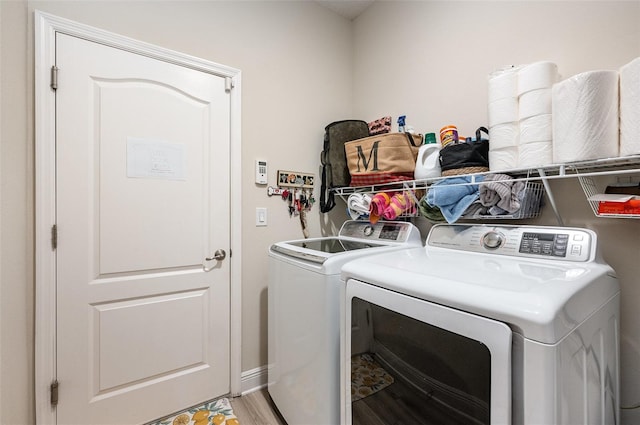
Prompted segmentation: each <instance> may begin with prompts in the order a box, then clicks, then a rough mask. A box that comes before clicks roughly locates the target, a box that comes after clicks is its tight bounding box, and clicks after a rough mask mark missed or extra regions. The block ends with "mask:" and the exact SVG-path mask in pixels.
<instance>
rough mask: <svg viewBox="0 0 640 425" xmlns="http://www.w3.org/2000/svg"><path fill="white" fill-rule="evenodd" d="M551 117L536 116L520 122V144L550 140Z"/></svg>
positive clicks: (547, 115)
mask: <svg viewBox="0 0 640 425" xmlns="http://www.w3.org/2000/svg"><path fill="white" fill-rule="evenodd" d="M552 138H553V125H552V115H551V114H546V115H536V116H535V117H531V118H527V119H524V120H522V121H520V144H521V145H523V144H527V143H534V142H540V141H542V140H552Z"/></svg>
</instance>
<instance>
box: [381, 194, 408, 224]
mask: <svg viewBox="0 0 640 425" xmlns="http://www.w3.org/2000/svg"><path fill="white" fill-rule="evenodd" d="M405 212H408V213H410V214H413V213H415V205H413V201H412V200H411V195H410V194H408V193H396V194H395V195H393V197H392V198H391V200H390V201H389V206H388V207H387V208H386V209H385V210H384V213H383V217H384V218H385V219H386V220H395V219H396V218H398V216H400V215H402V214H403V213H405Z"/></svg>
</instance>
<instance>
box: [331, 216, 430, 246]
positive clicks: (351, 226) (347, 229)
mask: <svg viewBox="0 0 640 425" xmlns="http://www.w3.org/2000/svg"><path fill="white" fill-rule="evenodd" d="M339 236H343V237H349V238H358V239H366V240H378V241H380V242H402V243H404V242H407V241H409V240H412V239H416V238H417V239H418V240H420V232H419V230H418V229H417V228H416V227H415V226H414V225H413V224H411V223H406V222H402V221H379V222H377V223H375V224H371V223H369V222H367V221H357V220H350V221H346V222H345V223H344V224H343V225H342V228H341V229H340V233H339Z"/></svg>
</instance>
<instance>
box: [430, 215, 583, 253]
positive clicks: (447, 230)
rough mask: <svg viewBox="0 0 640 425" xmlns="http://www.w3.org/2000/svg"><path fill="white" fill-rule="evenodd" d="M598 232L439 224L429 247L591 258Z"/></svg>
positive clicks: (431, 237) (576, 229)
mask: <svg viewBox="0 0 640 425" xmlns="http://www.w3.org/2000/svg"><path fill="white" fill-rule="evenodd" d="M595 244H596V234H595V233H594V232H593V231H591V230H588V229H578V228H568V227H540V226H502V225H501V226H491V225H458V224H453V225H442V224H441V225H436V226H433V227H432V228H431V231H430V232H429V236H428V237H427V244H426V245H427V249H428V248H429V247H437V248H444V249H453V250H461V251H472V252H482V253H491V254H498V255H509V256H516V257H533V258H545V259H551V260H565V261H567V260H568V261H591V260H593V257H594V255H595Z"/></svg>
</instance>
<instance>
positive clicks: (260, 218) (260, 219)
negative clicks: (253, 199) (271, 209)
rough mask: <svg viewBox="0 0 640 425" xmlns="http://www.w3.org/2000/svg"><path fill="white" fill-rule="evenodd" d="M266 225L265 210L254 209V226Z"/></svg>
mask: <svg viewBox="0 0 640 425" xmlns="http://www.w3.org/2000/svg"><path fill="white" fill-rule="evenodd" d="M266 225H267V209H266V208H256V226H266Z"/></svg>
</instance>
